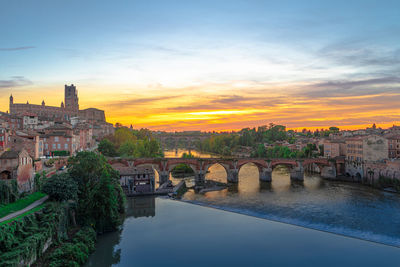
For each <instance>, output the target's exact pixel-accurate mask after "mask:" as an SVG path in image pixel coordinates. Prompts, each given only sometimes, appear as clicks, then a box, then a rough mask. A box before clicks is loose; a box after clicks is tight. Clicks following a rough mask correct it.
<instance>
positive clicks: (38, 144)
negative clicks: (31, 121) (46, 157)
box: [8, 131, 43, 159]
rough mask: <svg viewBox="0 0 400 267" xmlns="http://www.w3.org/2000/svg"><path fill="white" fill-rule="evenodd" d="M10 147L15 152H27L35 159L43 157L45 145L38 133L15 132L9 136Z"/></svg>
mask: <svg viewBox="0 0 400 267" xmlns="http://www.w3.org/2000/svg"><path fill="white" fill-rule="evenodd" d="M8 147H9V148H10V149H11V150H14V151H22V150H26V151H27V152H28V154H29V155H30V157H31V158H33V159H38V158H40V157H41V156H43V150H42V147H43V144H42V141H41V140H40V138H39V134H38V133H36V132H21V131H16V132H14V133H13V134H12V135H10V136H9V143H8Z"/></svg>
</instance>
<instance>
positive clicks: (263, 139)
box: [198, 123, 294, 156]
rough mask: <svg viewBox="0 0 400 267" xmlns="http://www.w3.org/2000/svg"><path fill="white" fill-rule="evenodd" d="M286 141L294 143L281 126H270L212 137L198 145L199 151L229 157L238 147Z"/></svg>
mask: <svg viewBox="0 0 400 267" xmlns="http://www.w3.org/2000/svg"><path fill="white" fill-rule="evenodd" d="M284 140H288V141H289V142H294V138H293V137H292V136H290V135H288V133H287V132H286V127H285V126H282V125H274V124H272V123H271V124H270V125H269V126H261V127H258V128H257V129H256V128H252V129H250V128H245V129H242V130H241V131H239V132H238V133H229V134H220V135H213V136H211V137H210V138H207V139H205V140H203V141H201V142H199V144H198V148H199V149H200V150H201V151H207V152H212V153H216V154H220V155H224V156H229V155H231V153H232V152H233V151H236V150H237V149H238V148H239V147H240V146H247V147H254V148H256V147H257V144H260V143H270V144H272V143H274V142H276V141H284Z"/></svg>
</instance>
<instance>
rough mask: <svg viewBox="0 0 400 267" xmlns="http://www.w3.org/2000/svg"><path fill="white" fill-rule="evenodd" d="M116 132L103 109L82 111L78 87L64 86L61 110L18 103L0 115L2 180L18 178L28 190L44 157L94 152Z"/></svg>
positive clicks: (0, 170) (11, 105) (19, 183)
mask: <svg viewBox="0 0 400 267" xmlns="http://www.w3.org/2000/svg"><path fill="white" fill-rule="evenodd" d="M113 132H114V127H113V124H111V123H108V122H107V121H106V117H105V113H104V111H103V110H100V109H96V108H87V109H79V98H78V91H77V89H76V86H75V85H73V84H71V85H65V89H64V101H62V102H61V105H60V106H59V107H54V106H47V105H46V104H45V100H43V101H42V103H41V104H40V105H36V104H30V103H29V102H26V104H25V103H15V101H14V97H13V96H12V95H11V96H10V106H9V111H7V112H0V179H16V178H17V180H18V186H19V188H20V190H22V191H29V190H30V189H31V187H32V185H33V182H32V179H33V176H34V173H35V172H40V171H41V170H42V168H43V167H44V166H43V162H44V161H43V160H41V159H43V158H45V157H52V156H70V155H74V154H75V153H76V152H79V151H84V150H92V149H94V148H95V146H96V142H97V141H98V140H100V139H102V138H103V137H104V136H106V135H110V134H112V133H113Z"/></svg>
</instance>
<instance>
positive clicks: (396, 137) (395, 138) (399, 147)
mask: <svg viewBox="0 0 400 267" xmlns="http://www.w3.org/2000/svg"><path fill="white" fill-rule="evenodd" d="M385 137H386V138H387V139H388V146H389V151H388V157H389V158H390V159H398V158H400V134H390V135H387V136H385Z"/></svg>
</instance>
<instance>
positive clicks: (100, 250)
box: [85, 230, 122, 267]
mask: <svg viewBox="0 0 400 267" xmlns="http://www.w3.org/2000/svg"><path fill="white" fill-rule="evenodd" d="M121 233H122V230H119V231H116V232H111V233H106V234H103V235H101V236H99V237H98V240H97V243H96V252H95V254H96V256H95V257H93V256H91V257H89V260H88V262H87V263H86V264H85V266H87V267H99V266H112V265H114V264H118V263H119V262H120V261H121V248H119V247H118V245H119V243H120V242H121Z"/></svg>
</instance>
